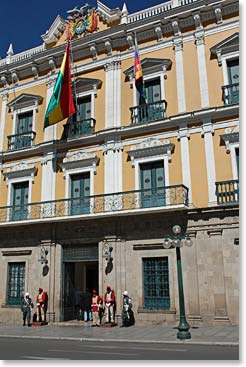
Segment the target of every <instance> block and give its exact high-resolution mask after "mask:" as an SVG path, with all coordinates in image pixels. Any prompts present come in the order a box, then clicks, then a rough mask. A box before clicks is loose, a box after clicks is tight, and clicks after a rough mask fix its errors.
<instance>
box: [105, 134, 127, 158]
mask: <svg viewBox="0 0 246 367" xmlns="http://www.w3.org/2000/svg"><path fill="white" fill-rule="evenodd" d="M102 151H103V154H104V155H105V154H107V153H108V152H109V151H113V152H114V153H116V152H122V151H123V145H122V142H121V141H120V140H118V139H117V138H116V139H114V138H111V139H110V140H108V141H107V142H106V143H105V144H103V145H102Z"/></svg>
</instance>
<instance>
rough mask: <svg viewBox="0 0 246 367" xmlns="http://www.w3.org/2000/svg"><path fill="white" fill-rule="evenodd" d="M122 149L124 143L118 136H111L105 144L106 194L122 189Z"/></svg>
mask: <svg viewBox="0 0 246 367" xmlns="http://www.w3.org/2000/svg"><path fill="white" fill-rule="evenodd" d="M122 150H123V147H122V143H121V141H119V140H118V138H115V137H112V138H109V139H107V140H106V143H105V144H104V147H103V152H104V191H105V194H109V193H113V192H121V191H122Z"/></svg>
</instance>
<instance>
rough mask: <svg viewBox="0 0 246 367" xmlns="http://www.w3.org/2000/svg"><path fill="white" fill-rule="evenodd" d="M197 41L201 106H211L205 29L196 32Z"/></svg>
mask: <svg viewBox="0 0 246 367" xmlns="http://www.w3.org/2000/svg"><path fill="white" fill-rule="evenodd" d="M194 36H195V43H196V49H197V59H198V72H199V84H200V96H201V107H202V108H205V107H209V93H208V77H207V65H206V55H205V46H204V45H205V38H204V31H203V30H200V31H198V32H195V33H194Z"/></svg>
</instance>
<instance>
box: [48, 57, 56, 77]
mask: <svg viewBox="0 0 246 367" xmlns="http://www.w3.org/2000/svg"><path fill="white" fill-rule="evenodd" d="M49 67H50V70H51V74H54V73H55V72H56V63H55V60H54V58H53V57H50V58H49Z"/></svg>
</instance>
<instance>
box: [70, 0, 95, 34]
mask: <svg viewBox="0 0 246 367" xmlns="http://www.w3.org/2000/svg"><path fill="white" fill-rule="evenodd" d="M67 13H68V14H69V16H68V26H69V30H70V36H71V39H74V38H79V37H85V36H86V35H87V34H88V33H92V32H94V31H96V30H97V29H98V28H97V24H98V13H97V10H96V8H94V7H93V6H91V5H89V4H85V5H84V6H82V7H81V8H77V7H75V8H74V9H72V10H68V11H67Z"/></svg>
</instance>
